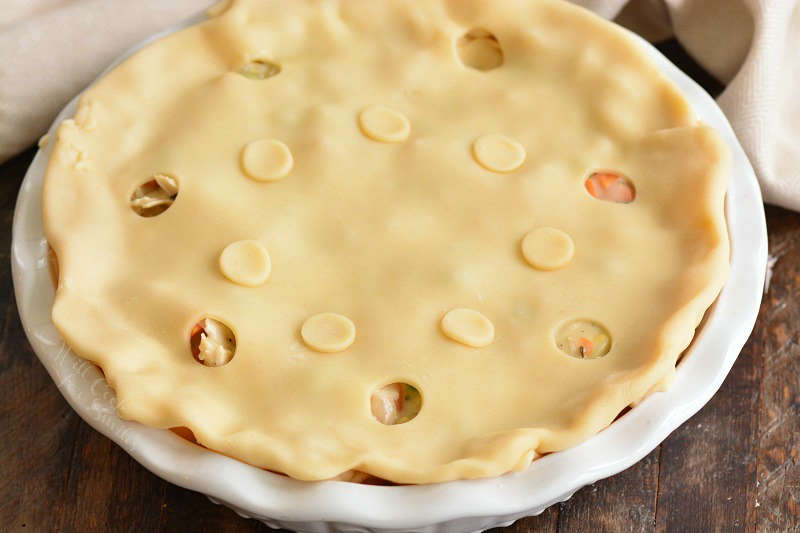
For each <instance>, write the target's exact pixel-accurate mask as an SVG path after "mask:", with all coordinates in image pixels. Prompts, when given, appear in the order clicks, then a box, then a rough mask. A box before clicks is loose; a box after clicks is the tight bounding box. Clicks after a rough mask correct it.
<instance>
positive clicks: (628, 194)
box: [584, 172, 636, 204]
mask: <svg viewBox="0 0 800 533" xmlns="http://www.w3.org/2000/svg"><path fill="white" fill-rule="evenodd" d="M584 185H585V186H586V190H587V191H589V194H591V195H592V196H593V197H595V198H597V199H598V200H604V201H606V202H616V203H619V204H629V203H631V202H632V201H633V200H634V199H635V198H636V188H635V187H634V186H633V183H631V181H630V180H629V179H628V178H626V177H625V176H623V175H621V174H617V173H616V172H594V173H593V174H591V175H590V176H589V177H588V178H586V182H585V183H584Z"/></svg>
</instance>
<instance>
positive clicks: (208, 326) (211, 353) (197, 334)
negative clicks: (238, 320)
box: [189, 318, 236, 366]
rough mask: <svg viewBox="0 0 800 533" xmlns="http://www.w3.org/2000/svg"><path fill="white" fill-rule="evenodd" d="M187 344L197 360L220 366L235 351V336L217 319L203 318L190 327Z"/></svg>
mask: <svg viewBox="0 0 800 533" xmlns="http://www.w3.org/2000/svg"><path fill="white" fill-rule="evenodd" d="M189 346H190V348H191V350H192V355H193V356H194V358H195V359H196V360H197V361H199V362H201V363H203V364H204V365H206V366H222V365H225V364H227V363H229V362H230V360H231V359H233V356H234V354H235V353H236V337H235V336H234V334H233V331H232V330H231V328H229V327H228V326H226V325H225V324H223V323H222V322H220V321H219V320H215V319H213V318H204V319H203V320H201V321H200V322H198V323H197V324H195V325H194V327H193V328H192V332H191V334H190V336H189Z"/></svg>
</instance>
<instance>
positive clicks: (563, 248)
mask: <svg viewBox="0 0 800 533" xmlns="http://www.w3.org/2000/svg"><path fill="white" fill-rule="evenodd" d="M521 248H522V256H523V257H524V258H525V260H526V261H527V262H528V263H529V264H530V265H531V266H532V267H533V268H536V269H539V270H557V269H559V268H563V267H564V266H566V265H567V263H569V262H570V261H571V260H572V256H573V255H574V254H575V243H573V242H572V237H570V236H569V235H568V234H566V233H564V232H563V231H561V230H560V229H556V228H549V227H544V228H536V229H534V230H532V231H530V232H528V234H527V235H525V237H524V238H523V239H522V244H521Z"/></svg>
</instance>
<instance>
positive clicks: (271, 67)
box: [239, 59, 281, 80]
mask: <svg viewBox="0 0 800 533" xmlns="http://www.w3.org/2000/svg"><path fill="white" fill-rule="evenodd" d="M280 71H281V66H280V65H278V64H277V63H273V62H272V61H267V60H266V59H256V60H255V61H251V62H249V63H247V64H246V65H245V66H243V67H242V68H240V69H239V74H241V75H242V76H244V77H245V78H249V79H251V80H265V79H267V78H271V77H273V76H276V75H278V74H279V73H280Z"/></svg>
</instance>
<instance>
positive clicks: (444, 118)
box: [43, 0, 729, 484]
mask: <svg viewBox="0 0 800 533" xmlns="http://www.w3.org/2000/svg"><path fill="white" fill-rule="evenodd" d="M480 47H483V48H480ZM728 174H729V166H728V154H727V150H726V148H725V146H724V144H723V143H722V142H721V141H720V140H719V138H718V136H717V134H716V133H715V132H714V130H713V129H711V128H710V127H708V126H705V125H703V124H700V123H698V122H697V120H696V118H695V117H694V115H693V113H692V110H691V109H690V107H689V105H688V103H687V101H686V99H685V98H684V97H683V96H682V94H681V93H680V91H679V90H678V89H677V88H676V87H675V86H674V85H673V84H672V83H671V82H670V81H668V80H667V79H665V78H664V77H663V76H662V74H661V73H660V72H659V71H658V69H657V68H656V67H655V66H654V65H653V64H652V63H651V62H650V61H649V59H648V58H647V57H646V56H645V54H643V53H642V52H641V51H640V49H639V48H638V47H637V45H636V44H635V43H633V42H632V41H630V39H629V37H627V35H625V34H623V33H622V32H620V31H619V30H618V29H616V28H615V27H613V26H612V25H609V24H607V23H605V22H603V21H601V20H599V19H597V18H595V17H593V16H591V15H589V14H587V13H585V12H583V11H581V10H578V9H575V8H572V7H570V6H568V5H565V4H561V3H554V2H549V1H544V2H533V3H531V2H524V3H517V2H506V3H502V4H499V5H492V6H491V9H490V8H489V6H487V5H486V4H485V3H482V2H473V3H470V2H417V3H414V2H411V3H409V2H399V1H396V2H395V1H383V2H373V3H369V4H366V3H363V2H342V3H330V2H292V3H288V2H280V1H279V2H263V1H258V2H257V1H246V0H245V1H235V2H231V3H229V4H226V5H223V6H221V7H220V8H219V9H218V10H216V12H215V16H213V17H212V18H211V19H210V20H208V21H206V22H203V23H201V24H198V25H196V26H193V27H191V28H187V29H185V30H182V31H180V32H177V33H175V34H172V35H170V36H167V37H165V38H163V39H160V40H159V41H156V42H155V43H153V44H151V45H149V46H147V47H145V48H144V49H142V50H141V51H139V52H137V53H136V54H134V55H133V56H132V57H131V58H129V59H127V60H126V61H125V62H123V63H121V64H120V65H119V66H117V67H116V68H115V69H113V70H112V71H111V72H109V73H108V74H107V75H105V76H104V77H103V78H102V79H100V80H99V81H98V82H97V83H95V84H94V85H93V87H91V88H90V89H89V90H87V91H86V93H84V95H83V96H82V97H81V100H80V103H79V106H78V110H77V112H76V114H75V117H74V118H73V119H68V120H65V121H64V122H63V123H62V124H61V126H60V127H59V129H58V132H57V135H56V138H55V140H54V146H53V151H52V154H51V156H50V161H49V165H48V169H47V173H46V175H45V178H44V189H43V219H44V229H45V234H46V236H47V239H48V242H49V243H50V245H51V246H52V247H53V249H54V251H55V253H56V255H57V257H58V260H59V267H60V275H59V285H58V290H57V292H56V297H55V303H54V306H53V322H54V324H55V326H56V327H57V329H58V331H59V332H60V334H61V336H62V337H63V338H64V340H65V341H66V343H67V344H68V345H69V347H70V348H71V349H72V350H73V351H74V352H76V353H77V354H78V355H80V356H81V357H83V358H85V359H87V360H89V361H91V362H93V363H95V364H97V365H98V366H99V367H100V368H102V370H103V372H104V374H105V376H106V379H107V380H108V382H109V384H110V385H111V386H112V387H113V388H114V390H115V392H116V396H117V411H118V413H119V414H120V416H121V417H122V418H124V419H129V420H135V421H138V422H141V423H143V424H146V425H149V426H153V427H160V428H171V427H186V428H188V429H189V430H191V432H192V434H193V435H194V436H195V438H196V439H197V441H198V442H199V443H200V444H202V445H203V446H206V447H208V448H209V449H211V450H215V451H218V452H221V453H223V454H225V455H228V456H230V457H234V458H236V459H239V460H242V461H244V462H246V463H249V464H252V465H254V466H257V467H260V468H264V469H269V470H273V471H276V472H280V473H284V474H287V475H288V476H290V477H293V478H296V479H300V480H323V479H330V478H335V477H336V476H340V475H342V474H344V475H347V474H346V473H347V472H350V471H358V472H364V473H366V474H369V475H372V476H376V477H378V478H381V479H385V480H389V481H391V482H395V483H404V484H406V483H414V484H419V483H434V482H442V481H450V480H456V479H468V478H476V477H491V476H497V475H500V474H504V473H507V472H509V471H519V470H523V469H525V468H526V467H527V466H528V465H529V464H530V462H531V460H532V459H533V458H534V457H535V456H537V454H543V453H549V452H553V451H558V450H561V449H564V448H567V447H570V446H573V445H575V444H577V443H579V442H581V441H583V440H585V439H586V438H588V437H590V436H591V435H593V434H595V433H597V432H598V431H599V430H601V429H603V428H604V427H606V426H607V425H608V424H609V423H610V422H611V421H613V420H614V418H615V417H616V416H617V414H618V413H619V412H620V411H621V410H622V409H624V408H625V407H627V406H628V405H631V404H633V403H637V402H639V401H641V400H642V398H644V397H645V396H646V395H647V393H648V392H650V391H652V390H656V389H659V388H663V387H665V386H667V385H668V384H669V382H670V381H671V379H672V376H673V374H674V369H675V363H676V361H677V358H678V356H679V355H680V353H681V352H682V351H683V350H684V348H685V347H686V346H687V345H688V344H689V342H690V340H691V339H692V336H693V334H694V331H695V328H696V326H697V324H698V323H699V321H700V319H701V317H702V316H703V313H704V312H705V311H706V309H707V308H708V306H709V305H711V303H712V302H713V301H714V299H715V298H716V296H717V294H718V292H719V290H720V288H721V287H722V284H723V282H724V280H725V277H726V275H727V271H728V255H729V249H728V238H727V231H726V226H725V218H724V211H723V210H724V195H725V188H726V183H727V180H728ZM75 206H81V207H80V209H76V207H75ZM407 391H415V392H414V393H411V394H412V396H413V395H414V394H416V396H415V397H414V399H413V400H412V399H411V398H410V397H409V399H408V401H405V400H406V393H407ZM376 395H377V397H378V399H377V400H376ZM401 402H402V405H401ZM409 405H413V406H415V408H418V412H404V409H405V410H406V411H407V406H409ZM393 409H394V410H395V411H396V412H395V413H392V410H393ZM376 410H377V411H378V412H377V413H376ZM381 422H384V423H381ZM396 422H402V423H396Z"/></svg>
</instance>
